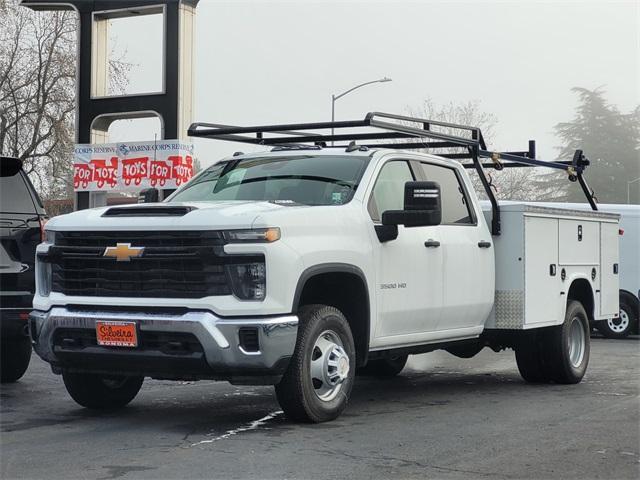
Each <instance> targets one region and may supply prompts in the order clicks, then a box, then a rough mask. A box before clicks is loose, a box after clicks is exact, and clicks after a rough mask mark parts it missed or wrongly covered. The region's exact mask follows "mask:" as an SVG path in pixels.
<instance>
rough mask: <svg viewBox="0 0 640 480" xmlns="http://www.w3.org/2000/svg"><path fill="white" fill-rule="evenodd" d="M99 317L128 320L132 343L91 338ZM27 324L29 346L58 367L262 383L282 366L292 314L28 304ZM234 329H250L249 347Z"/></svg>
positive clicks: (290, 342) (291, 336) (293, 327)
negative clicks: (221, 313) (223, 313)
mask: <svg viewBox="0 0 640 480" xmlns="http://www.w3.org/2000/svg"><path fill="white" fill-rule="evenodd" d="M100 320H109V321H129V322H135V323H136V327H137V331H138V337H139V345H138V347H137V348H126V347H104V346H99V345H97V343H96V340H95V331H96V322H97V321H100ZM29 330H30V335H31V339H32V342H33V345H34V349H35V351H36V352H37V353H38V355H39V356H40V357H41V358H42V359H43V360H45V361H47V362H49V363H50V364H51V365H52V367H53V369H54V371H57V372H60V371H61V370H63V369H64V370H69V371H75V372H91V373H107V374H125V375H144V376H149V377H153V378H167V379H200V378H211V379H219V380H229V381H231V382H233V383H251V384H264V383H277V382H278V381H279V379H280V377H281V376H282V374H283V373H284V371H285V370H286V368H287V365H288V362H289V358H290V357H291V355H292V354H293V350H294V348H295V344H296V336H297V330H298V318H297V317H296V316H295V315H287V316H278V317H258V318H233V319H230V318H220V317H217V316H216V315H214V314H213V313H211V312H209V311H186V312H180V313H175V312H173V313H167V312H159V313H145V312H139V311H120V310H118V311H111V310H104V311H101V310H100V309H99V307H96V308H95V309H85V307H83V309H71V308H67V307H53V308H52V309H51V310H49V311H47V312H44V311H39V310H34V311H33V312H32V313H31V315H30V317H29ZM241 332H243V333H246V332H250V333H251V339H252V342H251V346H252V348H250V349H246V348H243V342H242V341H241V338H240V337H241ZM244 346H245V347H246V344H244Z"/></svg>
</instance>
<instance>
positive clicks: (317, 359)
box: [310, 330, 350, 402]
mask: <svg viewBox="0 0 640 480" xmlns="http://www.w3.org/2000/svg"><path fill="white" fill-rule="evenodd" d="M349 368H350V365H349V356H348V355H347V352H346V351H345V350H344V347H343V344H342V341H341V340H340V337H339V336H338V335H337V334H336V333H335V332H334V331H333V330H325V331H324V332H322V333H321V334H320V335H318V338H317V340H316V341H315V344H314V345H313V350H312V351H311V369H310V374H311V382H312V383H313V388H314V390H315V393H316V395H317V397H318V398H319V399H320V400H323V401H325V402H329V401H331V400H333V399H334V398H335V397H336V396H337V395H338V393H339V392H340V390H341V388H342V383H343V382H344V381H345V379H346V378H347V377H348V376H349Z"/></svg>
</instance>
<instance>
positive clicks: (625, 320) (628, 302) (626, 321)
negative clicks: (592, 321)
mask: <svg viewBox="0 0 640 480" xmlns="http://www.w3.org/2000/svg"><path fill="white" fill-rule="evenodd" d="M637 324H638V306H637V304H636V302H634V301H633V300H632V299H631V298H629V297H628V296H627V295H620V315H619V316H618V318H610V319H608V320H603V321H601V322H597V323H596V328H597V329H598V331H599V332H600V333H601V334H602V335H604V336H605V337H607V338H625V337H628V336H629V335H630V334H631V332H633V331H634V329H635V327H636V325H637Z"/></svg>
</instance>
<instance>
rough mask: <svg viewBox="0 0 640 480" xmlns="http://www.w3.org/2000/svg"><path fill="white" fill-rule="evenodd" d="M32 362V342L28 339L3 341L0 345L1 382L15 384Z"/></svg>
mask: <svg viewBox="0 0 640 480" xmlns="http://www.w3.org/2000/svg"><path fill="white" fill-rule="evenodd" d="M30 360H31V340H30V339H29V338H28V337H17V338H15V337H14V338H7V339H2V343H1V344H0V381H1V382H2V383H13V382H16V381H18V380H19V379H20V378H22V376H23V375H24V372H26V371H27V367H28V366H29V361H30Z"/></svg>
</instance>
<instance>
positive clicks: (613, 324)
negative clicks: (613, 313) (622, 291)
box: [607, 309, 629, 333]
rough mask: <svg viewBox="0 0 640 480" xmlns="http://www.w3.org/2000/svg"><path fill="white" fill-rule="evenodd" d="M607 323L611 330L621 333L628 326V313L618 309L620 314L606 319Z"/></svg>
mask: <svg viewBox="0 0 640 480" xmlns="http://www.w3.org/2000/svg"><path fill="white" fill-rule="evenodd" d="M607 325H608V326H609V330H611V331H612V332H615V333H622V332H624V331H625V330H626V329H627V328H629V314H628V313H627V311H626V310H623V309H620V316H619V317H618V318H610V319H608V320H607Z"/></svg>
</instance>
